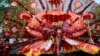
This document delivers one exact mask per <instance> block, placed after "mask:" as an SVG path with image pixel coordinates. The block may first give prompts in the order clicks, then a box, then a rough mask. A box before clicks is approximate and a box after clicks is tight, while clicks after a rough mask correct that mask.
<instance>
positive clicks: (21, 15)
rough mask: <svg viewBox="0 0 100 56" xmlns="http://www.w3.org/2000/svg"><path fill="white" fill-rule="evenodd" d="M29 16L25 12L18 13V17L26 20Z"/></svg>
mask: <svg viewBox="0 0 100 56" xmlns="http://www.w3.org/2000/svg"><path fill="white" fill-rule="evenodd" d="M30 18H31V16H30V14H28V13H27V12H20V13H19V14H18V19H26V20H28V19H30Z"/></svg>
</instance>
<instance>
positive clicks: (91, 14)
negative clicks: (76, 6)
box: [83, 12, 96, 20]
mask: <svg viewBox="0 0 100 56" xmlns="http://www.w3.org/2000/svg"><path fill="white" fill-rule="evenodd" d="M83 19H84V20H86V19H96V16H95V14H94V13H92V12H88V13H84V14H83Z"/></svg>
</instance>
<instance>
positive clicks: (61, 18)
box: [43, 14, 71, 22]
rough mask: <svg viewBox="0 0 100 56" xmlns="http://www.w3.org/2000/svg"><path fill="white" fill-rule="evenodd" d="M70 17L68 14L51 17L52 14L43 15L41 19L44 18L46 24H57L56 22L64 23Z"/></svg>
mask: <svg viewBox="0 0 100 56" xmlns="http://www.w3.org/2000/svg"><path fill="white" fill-rule="evenodd" d="M70 17H71V16H70V15H69V14H61V15H52V14H45V15H43V18H45V19H46V20H47V21H48V22H58V21H65V20H66V19H69V18H70Z"/></svg>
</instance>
